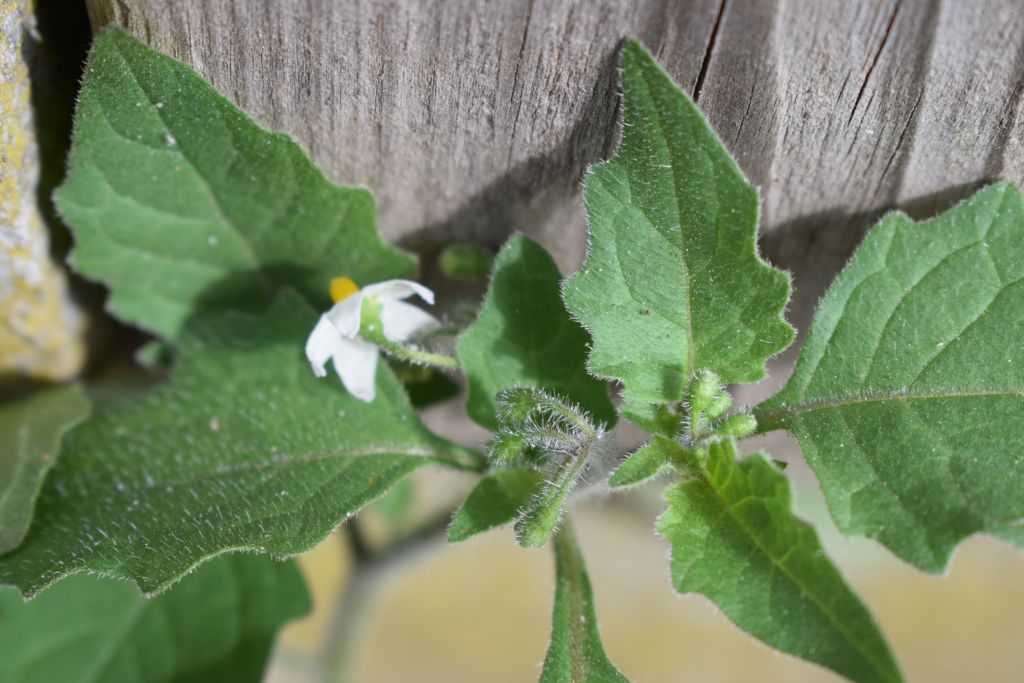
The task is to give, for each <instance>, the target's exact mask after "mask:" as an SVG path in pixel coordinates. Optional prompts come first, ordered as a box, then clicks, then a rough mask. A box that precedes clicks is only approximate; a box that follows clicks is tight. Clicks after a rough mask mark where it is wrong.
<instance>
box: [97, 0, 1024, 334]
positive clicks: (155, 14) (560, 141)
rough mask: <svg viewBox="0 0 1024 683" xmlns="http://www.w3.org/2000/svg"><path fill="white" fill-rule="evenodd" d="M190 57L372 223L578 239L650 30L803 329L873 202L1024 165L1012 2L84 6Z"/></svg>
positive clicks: (1018, 45) (1022, 77) (524, 0)
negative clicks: (787, 282) (748, 210)
mask: <svg viewBox="0 0 1024 683" xmlns="http://www.w3.org/2000/svg"><path fill="white" fill-rule="evenodd" d="M88 3H89V9H90V16H91V19H92V21H93V25H94V28H95V29H97V30H98V29H99V28H101V27H102V26H104V25H106V24H108V23H117V24H120V25H122V26H124V27H126V28H127V29H128V30H130V31H131V32H132V33H134V34H135V35H137V36H139V37H140V38H142V39H144V40H146V41H147V42H149V43H150V44H151V45H152V46H154V47H155V48H157V49H159V50H161V51H164V52H167V53H169V54H171V55H173V56H175V57H177V58H179V59H182V60H183V61H185V62H187V63H188V64H190V65H192V66H193V67H194V68H196V69H197V70H198V71H199V72H200V73H202V74H203V75H204V76H205V77H206V78H207V79H209V80H210V81H211V82H212V83H213V85H214V86H216V87H217V88H218V89H219V90H221V91H222V92H224V93H225V94H226V95H227V96H228V97H230V98H231V99H233V100H234V101H235V102H236V103H238V104H239V105H240V106H241V107H242V108H244V109H245V110H246V111H248V112H250V113H251V114H252V115H253V116H255V117H256V118H257V119H258V120H259V121H260V122H261V123H263V124H264V125H266V126H269V127H270V128H274V129H277V130H282V131H285V132H287V133H289V134H290V135H292V136H293V137H295V138H296V139H297V140H298V141H299V143H300V144H301V145H302V146H303V147H304V148H305V149H306V150H307V151H308V152H309V153H310V155H311V156H312V158H313V159H314V160H315V161H316V163H317V164H319V165H320V166H321V167H322V168H324V169H325V171H326V172H327V174H328V175H329V176H330V177H331V178H333V179H334V180H337V181H339V182H344V183H354V184H360V185H366V186H368V187H370V188H371V189H372V190H373V191H374V192H375V193H376V196H377V198H378V201H379V204H380V221H381V228H382V230H383V232H384V233H385V235H386V236H388V237H389V238H390V239H393V240H399V241H401V242H402V243H403V244H405V245H407V246H410V247H412V248H415V249H417V250H420V251H421V252H424V253H429V252H430V251H431V250H432V249H434V248H436V247H437V246H438V245H440V244H443V243H445V242H447V241H449V240H451V239H469V240H474V241H478V242H483V243H486V244H490V245H496V244H498V243H499V242H501V241H502V239H503V238H504V236H505V235H507V234H508V233H509V232H510V231H513V230H523V231H525V232H528V233H531V234H533V235H535V236H537V237H538V238H539V239H540V240H541V241H542V242H544V243H545V244H546V245H547V246H549V247H550V248H552V249H554V250H555V251H556V253H557V256H558V260H559V262H560V264H561V265H562V267H563V268H571V267H573V266H574V265H575V264H577V263H578V262H579V259H580V257H581V255H582V250H583V247H584V241H585V240H584V227H583V215H582V210H581V208H580V204H579V195H578V190H579V184H580V180H581V178H582V174H583V172H584V171H585V169H586V167H587V165H589V164H591V163H594V162H596V161H598V160H600V159H602V158H604V157H606V156H607V155H608V154H609V152H610V150H611V149H612V148H613V145H614V137H615V133H616V120H617V116H618V112H617V97H616V92H615V86H614V83H615V55H616V49H617V46H618V45H619V43H620V41H621V40H622V39H623V38H624V37H627V36H635V37H638V38H640V39H641V40H643V41H644V42H645V43H646V44H647V45H648V46H649V47H650V48H651V49H652V50H653V51H654V52H655V54H656V56H657V57H658V58H659V60H661V61H662V63H663V64H665V66H666V68H667V69H668V70H669V72H670V73H672V75H673V76H674V77H675V78H676V79H677V81H678V82H679V83H680V84H682V85H683V86H684V87H686V88H688V89H689V90H690V91H691V92H692V93H693V95H694V97H695V98H696V99H697V101H698V103H699V104H700V105H701V107H702V108H703V109H704V111H705V112H706V113H707V115H708V117H709V119H710V120H711V122H712V124H713V125H714V126H715V128H716V129H717V130H718V132H719V133H720V135H721V136H722V138H723V139H724V140H725V142H726V145H727V146H728V147H729V148H730V150H731V151H732V152H733V153H734V154H735V155H736V157H737V159H738V160H739V162H740V165H741V166H742V167H743V169H744V170H745V172H746V173H747V174H748V176H749V177H750V178H751V180H752V181H753V182H754V183H755V184H756V185H758V186H759V187H760V188H761V192H762V195H763V197H764V229H765V231H766V237H765V240H764V250H765V253H766V254H767V255H768V256H769V257H770V258H771V259H772V260H773V261H775V262H776V263H777V264H780V265H782V266H784V267H788V268H790V269H792V270H793V271H794V274H795V277H796V284H797V300H796V302H795V304H794V312H795V314H796V315H795V317H796V319H797V320H796V321H797V322H798V323H799V322H802V321H803V320H804V317H805V316H804V314H805V312H806V311H807V309H808V308H809V304H811V303H813V302H814V301H816V299H817V297H818V296H819V295H820V292H821V289H822V287H823V286H824V285H825V284H826V283H827V281H828V279H830V277H831V274H832V273H834V272H835V270H836V269H837V268H838V267H839V266H840V265H841V264H842V262H843V261H844V260H845V258H846V256H847V255H848V254H849V252H850V251H851V249H852V248H853V246H855V245H856V243H857V242H858V241H859V239H860V237H861V235H862V233H863V231H864V230H865V229H866V228H867V227H868V226H869V225H870V223H871V221H872V220H874V219H875V218H877V216H878V215H879V213H880V212H881V211H883V210H885V209H887V208H892V207H903V208H907V209H909V210H910V211H911V212H912V213H915V214H918V215H920V214H927V213H930V212H933V211H935V210H937V209H939V208H941V207H943V206H946V205H948V204H949V203H950V202H951V201H953V200H955V199H959V198H961V197H962V196H964V195H965V194H966V193H967V192H968V191H969V190H970V189H973V188H974V187H976V186H977V185H978V184H980V183H982V182H983V181H985V180H987V179H992V178H996V177H1009V178H1011V179H1013V180H1016V181H1018V182H1019V181H1021V180H1022V179H1024V157H1022V154H1021V152H1022V151H1024V150H1022V149H1021V148H1022V145H1024V133H1022V126H1024V122H1022V116H1021V106H1022V103H1021V99H1022V98H1021V92H1022V88H1024V3H1020V2H1017V1H1015V0H978V1H976V2H962V1H961V0H904V1H903V2H900V1H898V0H858V1H853V2H851V1H848V0H818V1H815V2H808V1H806V0H687V1H679V2H673V1H671V0H639V1H632V2H627V1H626V0H620V1H618V2H608V1H605V2H600V1H593V2H581V1H573V0H549V1H546V2H545V1H541V0H509V1H503V2H483V1H477V0H449V1H447V2H442V1H440V0H439V1H436V2H401V1H392V2H389V1H386V0H177V1H176V2H172V3H171V2H166V1H165V0H88Z"/></svg>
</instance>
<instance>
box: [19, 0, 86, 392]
mask: <svg viewBox="0 0 1024 683" xmlns="http://www.w3.org/2000/svg"><path fill="white" fill-rule="evenodd" d="M32 5H33V2H32V0H0V375H20V376H26V377H32V378H36V379H45V380H61V379H66V378H68V377H71V376H73V375H74V374H76V373H77V372H78V370H79V369H80V367H81V364H82V360H83V355H84V353H83V345H82V342H81V332H82V325H83V323H82V318H81V316H80V315H79V312H78V311H77V309H76V308H75V306H74V304H73V303H72V301H71V299H70V297H69V293H68V285H67V280H66V278H65V277H64V273H63V272H62V271H61V269H60V268H59V267H58V266H57V265H56V264H55V263H54V262H53V261H52V259H51V257H50V253H49V237H48V234H47V231H46V226H45V224H44V222H43V218H42V215H41V213H40V211H39V205H38V201H37V195H36V186H37V184H38V182H39V171H40V162H39V151H38V148H37V146H36V142H35V136H34V126H33V116H32V107H31V104H30V94H31V93H30V87H31V86H30V82H29V77H28V68H27V65H26V64H25V59H24V53H23V41H24V36H25V34H26V30H30V29H31V23H30V22H31V21H32V17H33V12H32V9H33V7H32Z"/></svg>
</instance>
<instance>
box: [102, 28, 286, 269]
mask: <svg viewBox="0 0 1024 683" xmlns="http://www.w3.org/2000/svg"><path fill="white" fill-rule="evenodd" d="M114 48H115V50H116V52H117V56H118V57H119V58H120V59H121V62H122V63H124V65H125V70H126V71H127V72H128V74H130V75H131V77H132V80H133V81H134V82H135V85H136V87H137V88H138V89H139V92H140V93H142V95H143V96H144V97H145V98H146V100H147V101H148V102H149V104H150V109H151V110H152V111H153V112H154V113H155V114H156V116H157V118H158V119H160V122H161V123H162V124H163V126H164V130H166V131H167V133H168V134H173V133H172V131H171V127H170V125H169V124H168V123H167V119H166V118H164V115H163V113H162V112H161V111H160V109H158V108H157V107H156V104H155V102H154V101H153V98H152V97H150V95H149V93H148V92H147V91H146V89H145V87H143V85H142V81H141V80H140V79H139V77H138V74H136V73H135V67H134V66H133V64H132V60H130V59H128V57H127V56H126V55H125V54H124V52H123V51H122V49H121V45H119V44H117V43H115V44H114ZM215 104H216V103H215ZM218 111H219V108H218ZM104 120H107V119H106V117H104ZM107 122H108V124H109V120H107ZM111 128H113V127H112V126H111ZM122 137H123V136H122ZM175 137H177V136H175ZM176 149H177V150H178V151H179V152H180V154H181V157H182V158H183V159H184V160H185V161H186V162H187V163H188V165H189V167H190V168H191V169H192V170H193V172H194V173H195V177H196V178H197V179H198V180H199V181H200V184H201V186H202V187H203V189H204V190H205V191H206V194H207V196H208V197H209V198H210V205H211V207H212V208H213V210H214V211H215V212H216V215H217V216H218V217H219V218H220V222H221V223H222V224H223V225H224V226H225V227H227V228H228V229H229V231H230V232H231V233H232V234H234V235H235V237H236V238H237V239H238V243H239V246H241V248H242V251H243V252H244V253H245V254H246V255H247V256H248V258H249V259H250V261H251V262H252V266H253V268H255V269H257V273H258V274H259V277H260V278H261V279H262V280H263V282H264V283H265V284H266V285H267V287H268V288H269V287H270V286H271V282H270V280H269V279H268V278H267V277H266V275H264V274H263V273H262V272H260V271H259V268H260V267H261V266H262V265H263V261H262V259H261V258H260V257H259V256H258V255H257V253H256V249H255V248H254V247H253V245H252V244H251V243H250V242H249V240H248V239H247V238H246V236H245V235H244V233H242V231H241V230H240V229H239V227H238V226H237V225H235V223H234V221H232V220H231V219H230V218H228V215H227V213H225V212H224V207H223V206H222V205H221V200H220V197H219V196H218V195H217V193H216V192H215V191H214V189H213V185H212V183H210V181H209V179H208V178H207V177H206V176H205V175H203V172H202V171H201V170H200V169H199V166H198V165H196V163H195V162H194V161H193V160H192V159H191V158H190V157H189V156H188V154H187V153H186V151H185V149H184V147H182V146H181V145H180V144H179V145H176Z"/></svg>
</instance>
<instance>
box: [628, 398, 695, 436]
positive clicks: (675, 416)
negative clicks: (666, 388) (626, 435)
mask: <svg viewBox="0 0 1024 683" xmlns="http://www.w3.org/2000/svg"><path fill="white" fill-rule="evenodd" d="M619 414H620V415H622V417H624V418H626V419H627V420H629V421H630V422H632V423H633V424H636V425H638V426H640V427H641V428H642V429H643V430H644V431H646V432H648V433H649V434H662V435H664V436H675V435H676V434H678V433H679V430H680V429H681V428H682V426H683V419H682V416H681V415H680V414H679V413H677V412H676V411H674V410H672V409H671V408H670V407H669V406H667V405H665V404H663V403H633V402H627V403H623V404H622V405H621V406H620V407H619Z"/></svg>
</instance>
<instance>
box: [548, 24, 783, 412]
mask: <svg viewBox="0 0 1024 683" xmlns="http://www.w3.org/2000/svg"><path fill="white" fill-rule="evenodd" d="M622 91H623V98H624V110H625V113H624V122H623V129H622V144H621V145H620V147H619V150H618V152H617V153H616V155H615V156H614V157H613V158H612V159H611V161H609V162H607V163H605V164H602V165H600V166H597V167H595V168H594V169H592V170H591V171H590V173H589V174H588V176H587V180H586V188H585V195H586V208H587V217H588V219H589V224H590V250H589V253H588V254H587V260H586V262H585V264H584V266H583V269H582V270H581V271H580V272H579V273H577V274H576V275H574V276H573V277H572V278H570V279H569V280H568V281H567V282H566V286H565V300H566V303H567V304H568V306H569V309H570V310H571V311H572V313H573V315H574V317H576V319H578V320H579V321H580V322H581V323H583V325H584V326H585V327H586V328H587V329H588V330H590V332H591V334H592V335H593V338H594V347H593V350H592V351H591V354H590V361H589V367H590V370H591V372H592V373H593V374H595V375H597V376H598V377H604V378H608V379H616V380H620V381H622V382H623V383H624V384H625V388H624V394H625V396H626V398H627V399H630V400H632V401H636V402H637V403H665V402H669V401H676V400H680V399H682V398H683V395H684V392H685V391H686V387H687V384H688V382H689V380H690V378H691V377H692V376H693V374H694V373H695V372H696V371H698V370H700V369H709V370H713V371H714V372H716V373H718V375H719V377H720V378H721V379H722V381H723V382H726V383H735V382H751V381H755V380H758V379H760V378H762V377H763V376H764V373H765V367H764V364H765V360H766V359H767V358H768V357H769V356H771V355H773V354H775V353H778V352H779V351H781V350H782V349H784V348H786V347H787V346H788V345H789V343H790V342H791V341H792V338H793V330H792V328H791V327H790V326H789V325H788V324H787V323H786V322H785V321H784V320H783V318H782V311H783V309H784V308H785V307H786V303H787V301H788V300H789V280H788V278H787V277H786V275H785V274H784V273H782V272H780V271H777V270H775V269H773V268H771V267H769V266H768V265H767V264H765V263H764V261H762V260H761V259H760V257H759V256H758V254H757V247H756V236H757V223H758V212H759V202H758V196H757V191H756V190H755V189H754V188H753V187H752V186H751V185H750V183H748V182H747V181H746V179H745V178H744V177H743V174H742V173H741V172H740V169H739V167H738V166H737V165H736V162H735V161H733V159H732V158H731V157H730V156H729V153H728V152H727V151H726V149H725V147H723V146H722V143H721V141H720V140H719V139H718V137H717V136H716V135H715V133H714V131H713V130H712V129H711V127H710V126H709V125H708V123H707V121H705V120H704V117H703V116H702V115H701V113H700V111H699V110H698V109H697V107H696V106H695V105H694V103H693V102H692V101H691V100H690V98H689V97H688V96H687V95H686V94H685V93H684V92H683V91H682V90H680V89H679V87H677V86H676V85H675V84H674V83H673V82H672V80H671V78H669V76H668V74H666V73H665V72H664V71H663V70H662V69H661V67H660V66H658V64H657V62H655V61H654V58H653V57H651V55H650V53H648V52H647V50H646V49H644V47H643V46H641V45H640V44H639V43H637V42H633V41H630V42H627V43H626V46H625V48H623V51H622Z"/></svg>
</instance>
